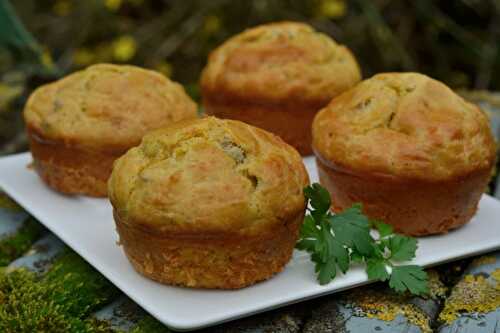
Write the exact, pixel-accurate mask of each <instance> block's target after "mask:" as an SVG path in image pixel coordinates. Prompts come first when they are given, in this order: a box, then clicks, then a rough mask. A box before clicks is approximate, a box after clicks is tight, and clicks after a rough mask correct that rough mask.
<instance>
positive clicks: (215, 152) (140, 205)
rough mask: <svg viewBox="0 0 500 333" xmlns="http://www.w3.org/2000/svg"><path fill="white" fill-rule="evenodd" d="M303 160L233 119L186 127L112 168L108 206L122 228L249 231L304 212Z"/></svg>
mask: <svg viewBox="0 0 500 333" xmlns="http://www.w3.org/2000/svg"><path fill="white" fill-rule="evenodd" d="M308 182H309V181H308V176H307V173H306V170H305V168H304V165H303V163H302V159H301V157H300V155H299V154H298V153H297V151H296V150H295V149H293V148H292V147H291V146H289V145H287V144H286V143H284V142H283V141H282V140H281V139H280V138H279V137H277V136H275V135H273V134H271V133H268V132H266V131H264V130H261V129H259V128H256V127H253V126H250V125H247V124H245V123H242V122H239V121H234V120H220V119H217V118H213V117H208V118H202V119H196V120H185V121H181V122H178V123H176V124H172V125H170V126H167V127H165V128H162V129H160V130H157V131H154V132H152V133H150V134H148V135H146V136H145V137H144V138H143V140H142V142H141V144H140V145H139V146H137V147H135V148H132V149H130V150H129V151H128V152H127V153H126V154H125V155H123V156H122V157H121V158H120V159H118V160H117V161H116V162H115V166H114V169H113V172H112V175H111V178H110V180H109V182H108V187H109V189H108V193H109V198H110V200H111V203H112V204H113V207H114V209H115V213H117V214H118V216H119V217H120V219H121V220H122V221H124V222H125V223H138V224H142V225H147V226H154V227H155V228H156V229H158V230H161V231H167V232H169V233H174V234H182V233H191V234H192V233H193V232H195V233H197V232H200V233H201V234H200V236H202V237H203V236H209V235H210V234H211V233H213V234H217V235H218V236H220V235H221V234H224V233H228V234H233V233H239V232H241V231H245V232H252V231H258V230H262V229H261V227H264V226H268V227H269V226H271V227H272V226H273V225H278V224H282V223H286V222H287V221H288V220H289V219H291V218H296V217H298V216H299V215H300V214H303V213H304V210H305V200H304V196H303V193H302V190H303V188H304V187H305V186H307V184H308Z"/></svg>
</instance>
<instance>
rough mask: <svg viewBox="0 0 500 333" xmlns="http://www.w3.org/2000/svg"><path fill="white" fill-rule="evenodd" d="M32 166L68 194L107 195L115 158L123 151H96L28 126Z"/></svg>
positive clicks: (42, 176)
mask: <svg viewBox="0 0 500 333" xmlns="http://www.w3.org/2000/svg"><path fill="white" fill-rule="evenodd" d="M28 138H29V142H30V149H31V154H32V155H33V166H34V168H35V170H36V172H37V173H38V175H39V176H40V178H42V180H43V181H44V182H45V183H46V184H47V185H49V186H50V187H51V188H53V189H54V190H56V191H58V192H62V193H65V194H83V195H87V196H92V197H106V196H107V194H108V190H107V181H108V178H109V176H110V174H111V170H112V168H113V162H114V161H115V159H117V158H118V157H120V156H121V155H122V153H124V151H120V152H119V153H117V152H111V153H110V152H107V153H105V152H97V151H90V150H85V149H81V148H78V147H75V146H71V145H68V144H65V143H58V142H54V141H50V140H48V139H45V138H43V137H42V136H40V135H38V134H35V132H33V131H31V130H28Z"/></svg>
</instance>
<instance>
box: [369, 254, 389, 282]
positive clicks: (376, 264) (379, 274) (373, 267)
mask: <svg viewBox="0 0 500 333" xmlns="http://www.w3.org/2000/svg"><path fill="white" fill-rule="evenodd" d="M366 273H367V274H368V278H369V279H370V280H379V281H385V280H387V279H389V273H388V272H387V266H386V263H385V260H377V259H370V260H368V261H367V262H366Z"/></svg>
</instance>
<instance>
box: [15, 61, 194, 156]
mask: <svg viewBox="0 0 500 333" xmlns="http://www.w3.org/2000/svg"><path fill="white" fill-rule="evenodd" d="M196 114H197V113H196V104H195V103H194V102H193V101H192V100H191V98H190V97H189V96H188V95H187V94H186V93H185V92H184V89H183V88H182V86H181V85H179V84H177V83H175V82H172V81H170V80H169V79H167V78H166V77H164V76H163V75H161V74H159V73H157V72H154V71H150V70H146V69H142V68H139V67H134V66H120V65H110V64H99V65H93V66H90V67H88V68H87V69H85V70H82V71H79V72H75V73H73V74H70V75H68V76H66V77H65V78H63V79H60V80H58V81H56V82H53V83H50V84H46V85H43V86H41V87H39V88H38V89H36V90H35V91H34V92H33V93H32V94H31V96H30V98H29V100H28V102H27V104H26V107H25V109H24V118H25V121H26V124H27V127H28V128H29V129H30V130H31V131H32V132H35V134H37V135H38V136H40V137H41V138H42V139H44V140H54V141H63V142H65V143H68V144H74V145H79V146H85V147H92V148H104V147H106V148H107V149H126V148H128V147H131V146H134V145H137V144H139V142H140V140H141V138H142V136H143V135H144V134H145V133H146V132H147V131H149V130H152V129H156V128H159V127H161V126H164V125H167V124H169V123H171V122H175V121H179V120H182V119H185V118H193V117H196Z"/></svg>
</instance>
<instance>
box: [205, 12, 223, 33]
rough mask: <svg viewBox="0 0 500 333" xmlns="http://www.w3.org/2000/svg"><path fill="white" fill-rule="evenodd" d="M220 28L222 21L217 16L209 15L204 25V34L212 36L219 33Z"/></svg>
mask: <svg viewBox="0 0 500 333" xmlns="http://www.w3.org/2000/svg"><path fill="white" fill-rule="evenodd" d="M220 27H221V22H220V19H219V18H218V17H217V16H215V15H209V16H207V17H206V18H205V22H204V23H203V32H204V33H206V34H207V35H211V34H213V33H216V32H217V31H219V30H220Z"/></svg>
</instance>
